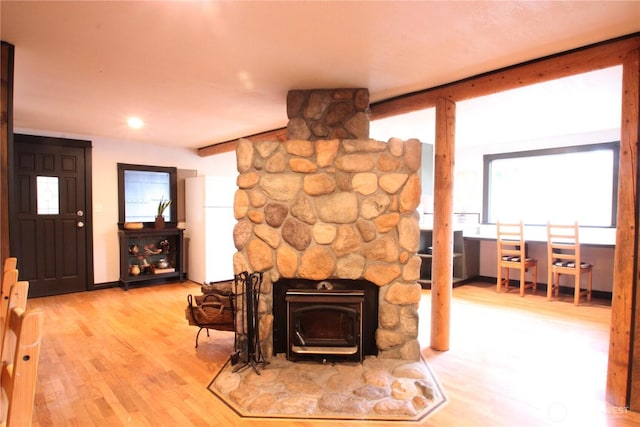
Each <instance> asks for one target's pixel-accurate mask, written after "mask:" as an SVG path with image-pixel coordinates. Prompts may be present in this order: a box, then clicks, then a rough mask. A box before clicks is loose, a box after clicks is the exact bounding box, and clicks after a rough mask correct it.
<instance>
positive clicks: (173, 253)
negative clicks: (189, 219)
mask: <svg viewBox="0 0 640 427" xmlns="http://www.w3.org/2000/svg"><path fill="white" fill-rule="evenodd" d="M118 240H119V241H120V283H121V284H122V285H123V286H124V289H125V290H128V289H129V285H130V284H132V283H143V282H151V281H157V280H160V279H175V278H177V279H178V280H180V281H181V282H182V281H183V280H184V278H185V273H184V259H183V258H184V257H183V254H184V230H183V229H181V228H164V229H154V228H142V229H140V230H119V231H118ZM165 240H166V241H167V242H168V243H169V245H168V249H167V250H163V247H162V245H161V242H163V241H165ZM134 247H135V248H137V249H134ZM162 259H165V260H166V261H167V262H168V267H166V268H160V266H158V262H159V261H160V260H162ZM144 261H146V264H147V266H145V265H144ZM133 265H138V266H139V268H140V273H139V274H132V271H131V267H132V266H133Z"/></svg>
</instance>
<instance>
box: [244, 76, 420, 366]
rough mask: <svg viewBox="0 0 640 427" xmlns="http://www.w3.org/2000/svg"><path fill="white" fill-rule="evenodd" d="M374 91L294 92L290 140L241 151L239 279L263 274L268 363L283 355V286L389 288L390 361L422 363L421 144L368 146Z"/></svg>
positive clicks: (380, 344) (384, 330) (382, 306)
mask: <svg viewBox="0 0 640 427" xmlns="http://www.w3.org/2000/svg"><path fill="white" fill-rule="evenodd" d="M368 104H369V93H368V90H366V89H334V90H308V91H307V90H294V91H290V92H289V94H288V97H287V115H288V117H289V124H288V126H287V137H288V139H287V140H286V141H284V142H279V141H259V142H255V143H254V142H251V141H249V140H245V139H243V140H240V141H239V142H238V144H237V148H236V156H237V168H238V172H239V176H238V179H237V185H238V190H237V192H236V195H235V202H234V214H235V217H236V219H237V220H238V222H237V224H236V226H235V228H234V233H233V238H234V243H235V246H236V248H237V250H238V251H237V252H236V254H235V255H234V271H235V272H236V273H239V272H242V271H249V272H254V271H260V272H263V273H264V276H263V277H264V279H263V284H262V289H261V293H262V294H261V297H260V304H259V307H258V312H259V326H258V329H259V336H260V347H261V350H262V353H263V354H264V355H265V356H267V357H271V356H272V355H273V353H274V347H273V328H274V326H273V325H274V316H277V315H278V313H274V304H273V287H274V286H278V280H280V279H284V278H301V279H310V280H326V279H354V280H355V279H364V280H367V281H369V282H371V283H373V284H374V285H375V286H377V287H378V310H379V311H378V315H377V320H378V324H377V326H376V329H375V341H376V347H377V349H378V356H379V357H388V358H398V359H406V360H418V359H419V357H420V345H419V343H418V340H417V338H418V311H417V309H418V303H419V301H420V296H421V287H420V285H419V284H418V283H417V280H418V278H419V274H420V262H421V261H420V258H419V257H418V256H417V251H418V245H419V235H420V230H419V223H418V214H417V212H416V208H417V207H418V204H419V202H420V195H421V188H420V176H419V169H420V159H421V146H420V142H419V141H418V140H415V139H411V140H408V141H402V140H399V139H391V140H389V141H388V142H382V141H375V140H372V139H369V138H368V135H369V119H368V115H367V112H368Z"/></svg>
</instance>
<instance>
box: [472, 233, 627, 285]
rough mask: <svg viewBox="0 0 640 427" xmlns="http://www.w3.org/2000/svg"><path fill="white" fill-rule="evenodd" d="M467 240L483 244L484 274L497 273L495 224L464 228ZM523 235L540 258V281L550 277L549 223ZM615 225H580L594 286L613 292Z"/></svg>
mask: <svg viewBox="0 0 640 427" xmlns="http://www.w3.org/2000/svg"><path fill="white" fill-rule="evenodd" d="M463 234H464V239H465V241H467V240H468V241H479V243H480V250H479V252H480V259H479V265H480V272H479V275H480V276H482V277H496V276H497V259H496V257H497V248H496V227H495V225H481V226H479V227H477V228H466V229H465V230H464V233H463ZM524 236H525V239H526V241H527V245H528V248H527V250H528V255H529V256H531V257H534V258H537V259H538V283H545V284H546V278H547V228H546V226H525V230H524ZM615 237H616V230H615V228H581V229H580V245H581V246H582V258H583V259H584V260H585V261H587V262H590V263H591V264H593V289H594V290H596V291H602V292H611V291H612V289H613V258H614V255H615V246H616V245H615ZM571 279H572V278H562V281H561V285H562V286H569V287H572V286H573V283H569V282H566V280H569V281H571Z"/></svg>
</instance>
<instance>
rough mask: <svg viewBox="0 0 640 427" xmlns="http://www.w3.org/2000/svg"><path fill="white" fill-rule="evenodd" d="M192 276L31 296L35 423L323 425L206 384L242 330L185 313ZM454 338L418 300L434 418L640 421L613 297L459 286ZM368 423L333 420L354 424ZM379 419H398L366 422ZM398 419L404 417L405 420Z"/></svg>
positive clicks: (441, 422)
mask: <svg viewBox="0 0 640 427" xmlns="http://www.w3.org/2000/svg"><path fill="white" fill-rule="evenodd" d="M189 293H193V294H195V293H199V287H198V285H196V284H194V283H191V282H185V283H175V284H166V285H157V286H149V287H141V288H132V289H130V290H129V291H128V292H124V291H123V290H121V289H117V288H116V289H106V290H100V291H94V292H84V293H78V294H69V295H61V296H54V297H46V298H36V299H31V300H29V302H28V304H29V307H30V308H40V309H42V310H44V312H45V328H44V337H43V345H42V353H41V359H40V367H39V374H38V385H37V391H36V400H35V409H34V423H33V425H34V426H119V425H127V426H178V425H179V426H190V425H194V426H269V425H278V426H289V427H294V426H321V425H327V422H326V421H324V422H322V421H305V420H291V421H283V420H251V419H242V418H239V417H238V416H237V415H236V414H235V413H234V412H233V411H232V410H230V409H229V408H228V407H227V406H226V405H224V404H223V403H221V402H220V401H218V400H217V398H216V397H215V396H214V395H213V394H211V393H210V392H209V391H208V390H207V389H206V386H207V384H208V383H209V382H210V381H211V379H212V378H213V376H214V375H215V374H216V372H217V371H218V370H219V368H220V367H221V365H222V364H223V363H224V362H225V360H226V359H227V357H228V355H229V354H230V353H231V351H232V350H233V334H232V333H230V332H218V331H212V333H211V337H210V338H207V337H206V335H204V333H203V334H202V335H201V340H200V346H199V348H198V349H197V350H196V349H194V339H195V334H196V332H197V328H196V327H193V326H188V325H187V321H186V320H185V318H184V308H185V306H186V297H187V294H189ZM453 296H454V299H453V304H452V315H451V318H452V324H451V347H450V350H449V351H447V352H436V351H433V350H431V349H430V348H429V328H430V326H429V324H430V293H429V291H423V301H422V303H421V307H420V315H421V320H420V326H421V331H420V342H421V343H422V347H423V351H422V354H423V355H424V357H425V358H426V359H427V361H428V362H429V364H430V366H431V367H432V368H433V370H434V371H435V373H436V375H437V376H438V378H439V379H440V381H441V382H442V384H443V386H444V388H445V391H446V393H447V396H448V398H449V403H448V404H447V406H445V407H444V408H443V409H441V410H440V411H438V412H437V413H436V414H435V415H434V416H432V417H431V418H429V419H428V420H427V421H426V422H424V423H423V424H424V425H433V426H607V425H608V426H640V415H639V414H637V413H631V412H628V411H626V410H625V409H624V408H610V407H608V406H607V405H606V404H605V402H604V390H605V381H606V365H607V352H608V335H609V319H610V307H609V306H608V305H607V304H606V303H603V302H597V301H596V302H592V303H590V304H584V305H581V306H579V307H575V306H574V305H573V304H572V301H571V297H566V298H565V299H564V300H563V301H554V302H552V303H548V302H547V301H546V299H545V297H544V296H543V295H542V293H541V292H539V293H538V295H534V296H532V295H527V296H526V297H525V298H520V297H519V296H518V295H517V292H516V291H512V292H511V293H507V294H496V293H495V286H489V285H487V284H473V285H465V286H461V287H458V288H456V289H454V291H453ZM360 424H362V423H361V422H347V421H343V422H331V423H330V425H332V426H336V427H341V426H345V427H346V426H353V425H360ZM366 424H367V425H370V426H382V425H389V423H374V422H371V423H366ZM406 424H407V423H400V424H399V425H406Z"/></svg>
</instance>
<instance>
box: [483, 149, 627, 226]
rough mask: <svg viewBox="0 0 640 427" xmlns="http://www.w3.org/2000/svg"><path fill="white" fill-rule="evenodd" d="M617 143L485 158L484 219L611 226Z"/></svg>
mask: <svg viewBox="0 0 640 427" xmlns="http://www.w3.org/2000/svg"><path fill="white" fill-rule="evenodd" d="M618 158H619V143H618V142H611V143H604V144H593V145H583V146H576V147H562V148H553V149H544V150H534V151H522V152H516V153H502V154H490V155H485V156H484V187H483V189H484V190H483V218H484V222H485V223H495V222H496V220H498V219H502V220H516V221H519V220H522V221H524V223H525V224H528V225H544V224H546V223H547V221H552V222H553V221H555V222H573V221H576V220H577V221H578V222H579V223H580V225H581V226H593V227H615V223H616V206H617V188H618Z"/></svg>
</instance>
